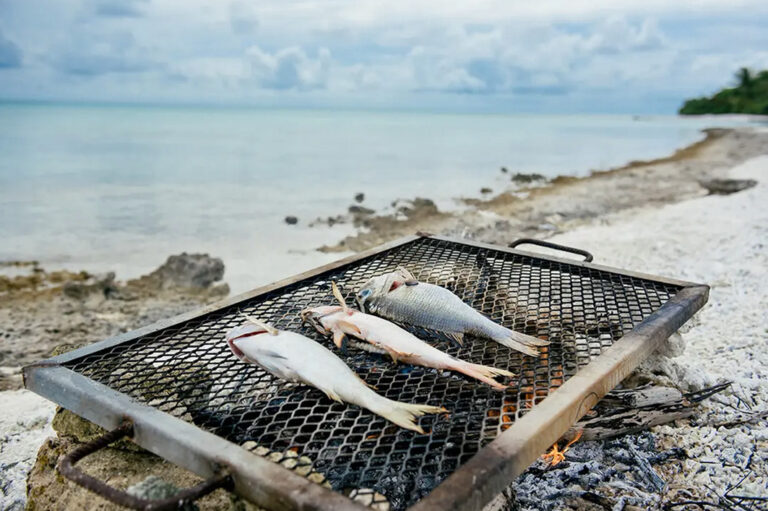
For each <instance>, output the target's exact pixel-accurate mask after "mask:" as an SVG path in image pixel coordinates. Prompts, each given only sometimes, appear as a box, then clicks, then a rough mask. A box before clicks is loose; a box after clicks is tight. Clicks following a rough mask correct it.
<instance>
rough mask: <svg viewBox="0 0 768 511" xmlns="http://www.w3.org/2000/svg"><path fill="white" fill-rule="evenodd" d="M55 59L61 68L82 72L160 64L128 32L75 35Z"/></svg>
mask: <svg viewBox="0 0 768 511" xmlns="http://www.w3.org/2000/svg"><path fill="white" fill-rule="evenodd" d="M52 63H53V65H54V66H55V67H56V68H57V69H58V70H59V71H62V72H64V73H67V74H73V75H81V76H96V75H103V74H108V73H137V72H142V71H148V70H151V69H153V68H156V67H157V63H156V62H155V60H154V59H153V58H152V57H151V56H150V54H149V52H148V51H146V50H145V49H143V48H141V47H139V46H138V45H137V44H136V41H135V39H134V37H133V35H132V34H131V33H129V32H119V33H112V34H107V35H91V36H85V35H80V36H76V37H74V38H73V39H72V40H70V41H69V43H68V44H66V45H64V46H63V47H62V48H61V49H59V50H58V51H57V52H55V53H54V54H53V57H52Z"/></svg>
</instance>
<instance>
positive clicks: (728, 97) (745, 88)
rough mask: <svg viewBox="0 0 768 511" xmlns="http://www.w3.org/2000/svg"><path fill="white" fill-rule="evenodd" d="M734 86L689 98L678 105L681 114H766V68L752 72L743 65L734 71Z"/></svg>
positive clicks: (767, 103) (767, 88) (767, 93)
mask: <svg viewBox="0 0 768 511" xmlns="http://www.w3.org/2000/svg"><path fill="white" fill-rule="evenodd" d="M736 80H737V82H738V84H737V85H736V87H729V88H725V89H722V90H721V91H719V92H717V93H715V94H714V95H713V96H710V97H702V98H694V99H689V100H687V101H686V102H685V103H683V106H682V107H680V114H682V115H701V114H762V115H768V70H767V71H760V72H759V73H756V74H755V73H753V72H752V71H750V70H749V69H747V68H745V67H743V68H741V69H739V71H738V72H737V73H736Z"/></svg>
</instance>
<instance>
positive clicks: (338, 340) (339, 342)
mask: <svg viewBox="0 0 768 511" xmlns="http://www.w3.org/2000/svg"><path fill="white" fill-rule="evenodd" d="M346 338H347V336H346V335H345V334H344V332H343V331H342V330H341V329H338V328H337V329H336V330H334V331H333V344H335V345H336V347H337V348H339V349H340V350H341V351H346V348H347V347H346V346H345V344H346V343H345V342H344V341H345V340H346Z"/></svg>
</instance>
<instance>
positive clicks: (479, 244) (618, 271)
mask: <svg viewBox="0 0 768 511" xmlns="http://www.w3.org/2000/svg"><path fill="white" fill-rule="evenodd" d="M431 238H432V239H436V240H443V241H448V242H450V243H458V244H461V245H466V246H470V247H477V248H485V249H488V250H496V251H498V252H507V253H509V254H517V255H521V256H527V257H531V258H533V259H543V260H545V261H551V262H554V263H561V264H569V265H571V266H574V267H577V268H590V269H592V270H597V271H604V272H608V273H613V274H616V275H625V276H627V277H634V278H638V279H645V280H650V281H653V282H660V283H662V284H670V285H672V286H680V287H695V286H701V284H699V283H696V282H688V281H685V280H679V279H673V278H669V277H661V276H658V275H651V274H648V273H642V272H637V271H629V270H624V269H621V268H615V267H613V266H606V265H603V264H595V263H588V262H586V261H576V260H574V259H567V258H565V257H557V256H553V255H549V254H540V253H536V252H528V251H526V250H519V249H516V248H509V247H504V246H499V245H492V244H490V243H482V242H480V241H475V240H467V239H460V238H452V237H449V236H431Z"/></svg>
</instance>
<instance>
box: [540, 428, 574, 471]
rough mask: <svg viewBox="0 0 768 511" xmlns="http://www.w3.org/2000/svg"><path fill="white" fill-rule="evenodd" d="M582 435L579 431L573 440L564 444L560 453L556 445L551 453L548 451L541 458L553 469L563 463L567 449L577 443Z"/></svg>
mask: <svg viewBox="0 0 768 511" xmlns="http://www.w3.org/2000/svg"><path fill="white" fill-rule="evenodd" d="M582 433H583V431H581V430H579V432H578V433H576V436H575V437H573V440H571V441H570V442H568V443H567V444H565V447H563V450H562V451H561V450H560V448H559V447H558V446H557V444H555V445H553V446H552V450H551V451H549V452H548V453H547V454H543V455H542V456H541V457H542V458H543V459H545V460H547V461H549V466H550V467H554V466H555V465H557V464H559V463H560V462H561V461H565V453H566V452H568V449H570V448H571V446H572V445H573V444H575V443H576V442H578V441H579V438H581V434H582Z"/></svg>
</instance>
